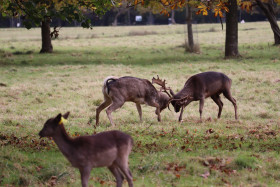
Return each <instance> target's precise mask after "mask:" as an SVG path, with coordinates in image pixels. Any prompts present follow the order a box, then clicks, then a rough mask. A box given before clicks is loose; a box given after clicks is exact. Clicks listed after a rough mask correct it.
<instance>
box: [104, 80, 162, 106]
mask: <svg viewBox="0 0 280 187" xmlns="http://www.w3.org/2000/svg"><path fill="white" fill-rule="evenodd" d="M106 86H107V90H108V92H107V93H108V95H109V96H110V97H118V98H122V99H123V100H124V101H133V102H140V101H141V102H140V103H143V102H145V101H146V100H148V99H155V100H158V93H157V90H156V88H155V87H154V86H153V85H152V84H151V82H150V81H148V80H146V79H140V78H136V77H120V78H118V79H114V80H113V79H109V80H108V81H107V83H106Z"/></svg>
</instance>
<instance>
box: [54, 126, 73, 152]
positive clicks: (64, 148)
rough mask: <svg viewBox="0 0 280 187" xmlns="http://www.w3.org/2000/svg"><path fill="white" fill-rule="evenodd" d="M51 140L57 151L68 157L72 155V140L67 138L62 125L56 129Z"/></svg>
mask: <svg viewBox="0 0 280 187" xmlns="http://www.w3.org/2000/svg"><path fill="white" fill-rule="evenodd" d="M53 140H54V142H55V143H56V145H57V146H58V148H59V150H60V151H61V152H62V153H63V154H64V155H65V156H66V157H69V156H71V154H72V153H73V149H74V147H73V139H72V138H70V137H69V135H68V134H67V132H66V130H65V128H64V126H63V125H60V126H59V127H58V130H57V132H56V133H55V135H54V136H53Z"/></svg>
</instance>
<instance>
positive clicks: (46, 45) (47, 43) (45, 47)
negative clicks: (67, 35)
mask: <svg viewBox="0 0 280 187" xmlns="http://www.w3.org/2000/svg"><path fill="white" fill-rule="evenodd" d="M50 33H51V31H50V19H49V18H46V19H45V21H42V25H41V35H42V49H41V51H40V53H52V52H53V46H52V40H51V35H50Z"/></svg>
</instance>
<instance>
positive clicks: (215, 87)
mask: <svg viewBox="0 0 280 187" xmlns="http://www.w3.org/2000/svg"><path fill="white" fill-rule="evenodd" d="M156 83H157V84H159V85H161V86H162V89H163V90H164V91H165V92H167V91H168V90H169V91H170V94H171V95H172V98H171V99H170V101H169V103H170V102H171V104H172V105H173V107H174V110H175V112H179V111H180V109H181V113H180V116H179V121H181V120H182V115H183V111H184V108H185V107H186V106H187V105H188V104H190V103H191V102H192V101H199V113H200V121H201V120H202V110H203V105H204V100H205V99H206V98H208V97H211V98H212V99H213V101H214V102H215V103H216V104H217V105H218V107H219V113H218V118H220V117H221V113H222V109H223V102H222V101H221V98H220V94H221V93H223V95H224V96H225V97H226V98H227V99H228V100H229V101H230V102H231V103H232V104H233V106H234V111H235V119H236V120H237V119H238V117H237V105H236V100H235V99H234V98H233V97H232V96H231V92H230V88H231V83H232V81H231V79H230V78H228V76H226V75H225V74H223V73H219V72H213V71H209V72H204V73H199V74H196V75H193V76H191V77H190V78H189V79H188V80H187V82H186V83H185V85H184V87H183V89H182V90H181V91H179V92H178V93H177V94H174V92H173V91H172V90H171V89H170V88H166V85H165V81H162V80H160V79H159V78H158V79H157V81H156Z"/></svg>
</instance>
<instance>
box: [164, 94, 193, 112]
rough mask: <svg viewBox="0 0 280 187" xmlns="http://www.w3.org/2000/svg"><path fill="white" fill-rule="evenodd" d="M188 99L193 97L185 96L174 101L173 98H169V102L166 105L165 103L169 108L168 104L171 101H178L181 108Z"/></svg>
mask: <svg viewBox="0 0 280 187" xmlns="http://www.w3.org/2000/svg"><path fill="white" fill-rule="evenodd" d="M188 99H193V97H191V96H189V95H187V96H186V97H183V98H181V99H174V98H171V99H169V101H168V103H167V106H168V108H169V104H170V103H171V102H172V101H179V104H180V105H181V106H183V105H184V104H185V103H186V101H187V100H188ZM169 110H170V109H169Z"/></svg>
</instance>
